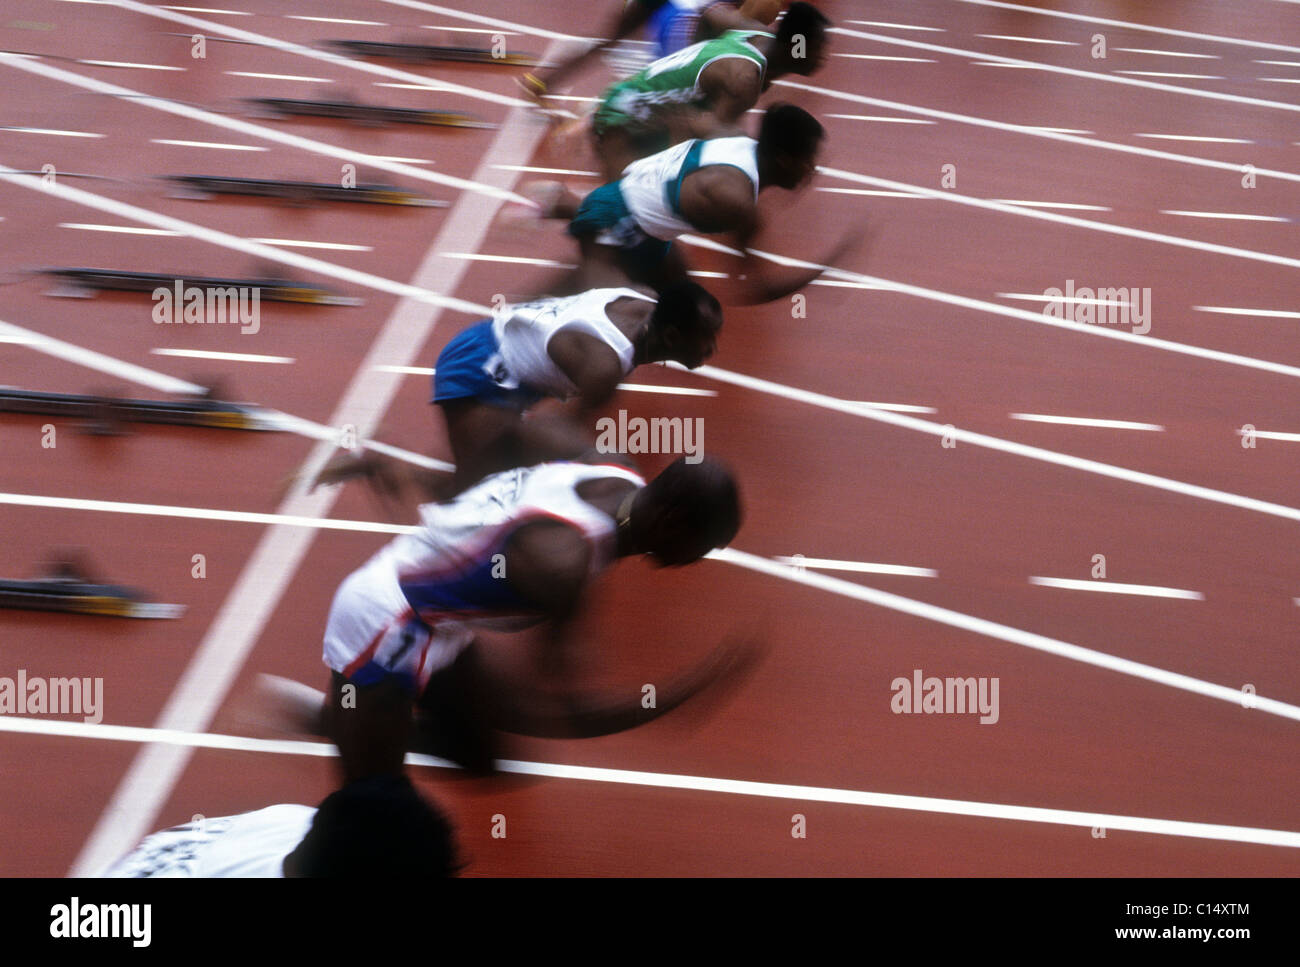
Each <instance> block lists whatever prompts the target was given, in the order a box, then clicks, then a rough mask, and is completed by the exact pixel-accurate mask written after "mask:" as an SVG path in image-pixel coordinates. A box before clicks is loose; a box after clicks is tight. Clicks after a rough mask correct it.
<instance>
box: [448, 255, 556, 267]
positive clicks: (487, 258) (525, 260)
mask: <svg viewBox="0 0 1300 967" xmlns="http://www.w3.org/2000/svg"><path fill="white" fill-rule="evenodd" d="M438 255H439V257H441V258H444V259H461V260H463V261H465V262H505V263H509V264H517V265H549V266H560V267H563V268H570V269H572V268H576V266H574V265H571V264H569V263H568V262H560V261H557V260H556V259H535V258H531V257H528V256H524V255H483V254H480V253H478V252H439V253H438Z"/></svg>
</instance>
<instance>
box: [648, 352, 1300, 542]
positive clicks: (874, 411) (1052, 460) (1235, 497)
mask: <svg viewBox="0 0 1300 967" xmlns="http://www.w3.org/2000/svg"><path fill="white" fill-rule="evenodd" d="M670 368H673V369H678V368H680V369H681V370H682V371H683V372H690V373H696V374H698V375H700V376H703V377H704V378H705V379H714V380H717V381H718V382H722V383H730V384H732V385H733V386H740V387H743V388H745V389H750V390H754V391H755V392H759V393H765V394H767V395H769V396H778V397H781V398H782V399H788V400H794V401H795V402H798V403H806V404H808V405H809V406H816V407H819V408H821V409H825V410H834V411H837V412H839V413H848V414H850V415H852V416H858V417H862V418H863V419H867V420H874V421H875V422H877V423H887V424H889V425H891V426H896V427H899V428H901V429H906V430H915V431H916V432H918V433H924V434H927V435H929V436H937V437H940V438H943V437H945V436H946V437H947V438H948V439H951V440H956V441H957V442H958V443H961V442H965V443H969V444H971V445H972V446H977V447H984V448H985V449H989V450H996V451H998V452H1000V453H1007V454H1012V455H1014V456H1018V457H1025V458H1027V459H1030V460H1038V461H1040V462H1042V463H1048V464H1052V465H1054V466H1058V467H1068V468H1070V469H1071V470H1078V471H1081V472H1083V473H1092V474H1096V475H1097V476H1100V477H1109V478H1111V479H1112V480H1123V481H1125V482H1127V483H1133V484H1137V485H1139V486H1142V487H1151V488H1153V489H1155V490H1164V491H1167V492H1168V493H1172V494H1178V495H1180V496H1184V497H1191V498H1194V499H1197V500H1205V501H1209V502H1211V503H1216V504H1223V505H1226V506H1228V507H1236V508H1239V509H1241V510H1251V511H1256V512H1258V513H1261V514H1267V515H1268V516H1270V517H1280V518H1282V519H1285V520H1293V521H1300V508H1298V507H1288V506H1285V505H1283V504H1275V503H1272V502H1270V501H1267V500H1259V499H1257V498H1254V497H1243V496H1241V495H1240V494H1233V493H1228V492H1226V491H1223V490H1214V489H1213V488H1210V487H1202V486H1199V485H1197V484H1188V483H1183V482H1182V481H1181V480H1172V479H1170V478H1168V477H1160V476H1157V475H1155V474H1151V473H1144V472H1142V471H1139V470H1129V469H1128V468H1126V467H1118V466H1114V465H1112V464H1108V463H1102V462H1100V461H1098V460H1088V459H1085V458H1083V457H1075V456H1071V455H1069V454H1066V453H1058V452H1056V451H1055V450H1047V449H1044V448H1042V447H1033V446H1028V445H1027V444H1023V443H1015V442H1013V441H1011V440H1003V439H1001V438H1000V437H994V436H988V435H986V434H983V433H975V432H973V431H971V430H963V429H960V428H958V427H955V426H953V425H952V424H941V423H932V422H931V421H929V420H921V419H917V418H916V417H914V416H907V415H904V414H902V413H891V412H889V411H887V410H881V409H878V408H875V407H867V406H862V405H861V404H860V403H853V402H850V401H848V400H841V399H836V398H835V397H833V396H826V395H825V394H823V393H815V392H812V391H810V390H803V389H797V388H796V387H793V386H784V385H782V384H780V383H774V382H771V381H770V380H765V379H759V378H757V377H754V376H746V375H744V374H742V373H733V372H730V371H728V370H725V369H719V368H718V367H716V366H708V365H705V366H700V367H699V368H698V369H693V370H688V369H686V368H685V367H678V366H674V365H670Z"/></svg>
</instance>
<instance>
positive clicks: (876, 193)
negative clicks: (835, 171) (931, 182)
mask: <svg viewBox="0 0 1300 967" xmlns="http://www.w3.org/2000/svg"><path fill="white" fill-rule="evenodd" d="M817 190H818V191H824V192H826V193H827V194H831V195H869V196H871V197H872V198H921V199H927V198H928V196H926V195H918V194H916V193H915V192H910V191H881V190H880V189H878V188H828V187H823V186H818V188H817Z"/></svg>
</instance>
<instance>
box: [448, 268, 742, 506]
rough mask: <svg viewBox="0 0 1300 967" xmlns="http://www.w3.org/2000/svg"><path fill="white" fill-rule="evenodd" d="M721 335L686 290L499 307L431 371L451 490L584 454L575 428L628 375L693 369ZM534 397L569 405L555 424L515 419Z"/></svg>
mask: <svg viewBox="0 0 1300 967" xmlns="http://www.w3.org/2000/svg"><path fill="white" fill-rule="evenodd" d="M721 328H722V308H721V306H719V305H718V301H717V300H716V299H714V298H713V297H712V296H711V295H709V293H708V292H706V291H705V290H704V289H703V288H701V287H700V286H699V285H697V284H696V283H694V282H690V281H686V282H684V283H683V284H681V285H678V286H674V287H672V288H670V289H669V290H667V291H665V292H663V293H662V294H661V295H660V296H659V298H658V300H656V299H655V298H654V297H653V296H651V295H648V294H646V293H645V292H642V291H638V290H636V289H631V288H627V287H614V288H602V289H593V290H590V291H587V292H582V293H579V294H578V295H574V296H567V297H561V298H549V299H538V300H536V301H533V302H525V303H521V304H518V305H512V306H506V307H504V308H502V309H501V310H500V311H499V312H497V314H496V315H495V316H494V317H493V318H492V319H490V320H484V321H483V322H480V323H478V324H476V325H474V326H471V327H470V328H468V329H466V330H464V331H463V332H461V333H460V334H459V335H457V336H456V337H455V338H454V339H452V340H451V342H449V343H448V344H447V346H446V348H445V349H443V351H442V353H441V355H440V356H439V357H438V361H437V364H436V366H435V367H434V384H433V388H434V392H433V400H432V402H434V403H435V404H437V405H438V406H439V408H440V409H441V410H442V413H443V416H444V418H445V419H446V422H447V433H448V437H449V439H450V441H451V449H452V456H453V458H454V459H455V462H456V466H457V472H456V486H457V487H463V486H465V485H468V484H470V483H473V482H474V481H475V480H478V479H480V478H482V477H483V476H484V475H485V474H487V473H493V472H496V471H498V470H505V469H507V468H509V467H516V466H523V465H527V464H530V463H536V462H538V461H539V460H546V459H556V458H563V457H574V456H578V455H579V454H581V453H583V452H585V451H586V450H588V449H590V447H591V445H592V444H591V439H592V437H591V435H590V434H589V433H588V432H587V431H586V430H585V429H584V428H583V426H584V424H585V422H586V421H587V419H588V418H589V416H590V414H591V411H592V410H593V409H594V408H596V407H598V406H600V405H602V404H604V403H605V402H606V401H607V400H608V399H609V398H610V396H612V395H613V393H614V391H615V389H616V388H617V387H618V384H619V383H620V382H621V381H622V380H623V379H624V377H626V376H627V375H628V373H630V372H632V370H633V369H634V368H636V367H637V366H640V365H642V364H645V363H654V362H661V361H667V360H672V361H674V362H678V363H681V364H682V365H684V366H687V367H690V368H692V369H694V368H695V367H697V366H699V365H700V364H701V363H703V362H704V361H705V360H706V359H708V358H709V357H710V356H711V355H712V354H713V351H714V348H715V346H716V344H717V336H718V332H719V331H720V329H721ZM544 397H554V398H558V399H561V400H569V399H572V400H574V403H573V405H572V406H571V407H569V408H568V411H567V412H566V413H565V414H564V415H563V416H560V417H553V418H550V419H531V420H524V419H523V412H524V410H526V409H528V408H529V407H531V406H532V405H533V404H534V403H536V402H538V401H539V400H540V399H542V398H544Z"/></svg>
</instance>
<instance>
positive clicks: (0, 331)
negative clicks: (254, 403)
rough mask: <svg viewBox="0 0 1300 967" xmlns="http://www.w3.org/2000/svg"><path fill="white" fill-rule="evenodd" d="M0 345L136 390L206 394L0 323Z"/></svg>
mask: <svg viewBox="0 0 1300 967" xmlns="http://www.w3.org/2000/svg"><path fill="white" fill-rule="evenodd" d="M0 341H4V342H13V343H18V344H20V345H24V346H28V347H30V348H32V349H35V350H36V351H37V352H42V353H45V354H46V355H49V356H54V357H56V358H58V359H62V360H65V361H66V362H70V363H75V364H76V365H78V366H85V367H87V368H89V369H94V370H96V371H98V372H101V373H109V374H111V375H113V376H116V377H117V378H118V379H124V380H128V381H130V382H132V383H136V384H138V385H140V386H148V387H149V388H150V389H156V390H158V391H160V392H163V393H181V394H193V393H205V392H207V389H206V388H205V387H203V386H199V385H198V384H196V383H189V382H186V381H185V380H183V379H177V378H176V377H174V376H168V375H166V374H164V373H155V372H154V371H153V370H151V369H145V368H144V367H143V366H136V365H135V364H134V363H127V362H123V361H122V360H120V359H114V358H113V357H112V356H105V355H104V354H103V353H97V352H95V351H94V350H92V349H85V348H84V347H82V346H77V345H74V344H72V343H70V342H64V341H63V340H61V339H55V338H53V337H52V336H46V335H43V334H41V333H39V332H34V331H33V330H30V329H24V328H22V327H21V326H15V325H13V324H12V323H9V322H4V321H0Z"/></svg>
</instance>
